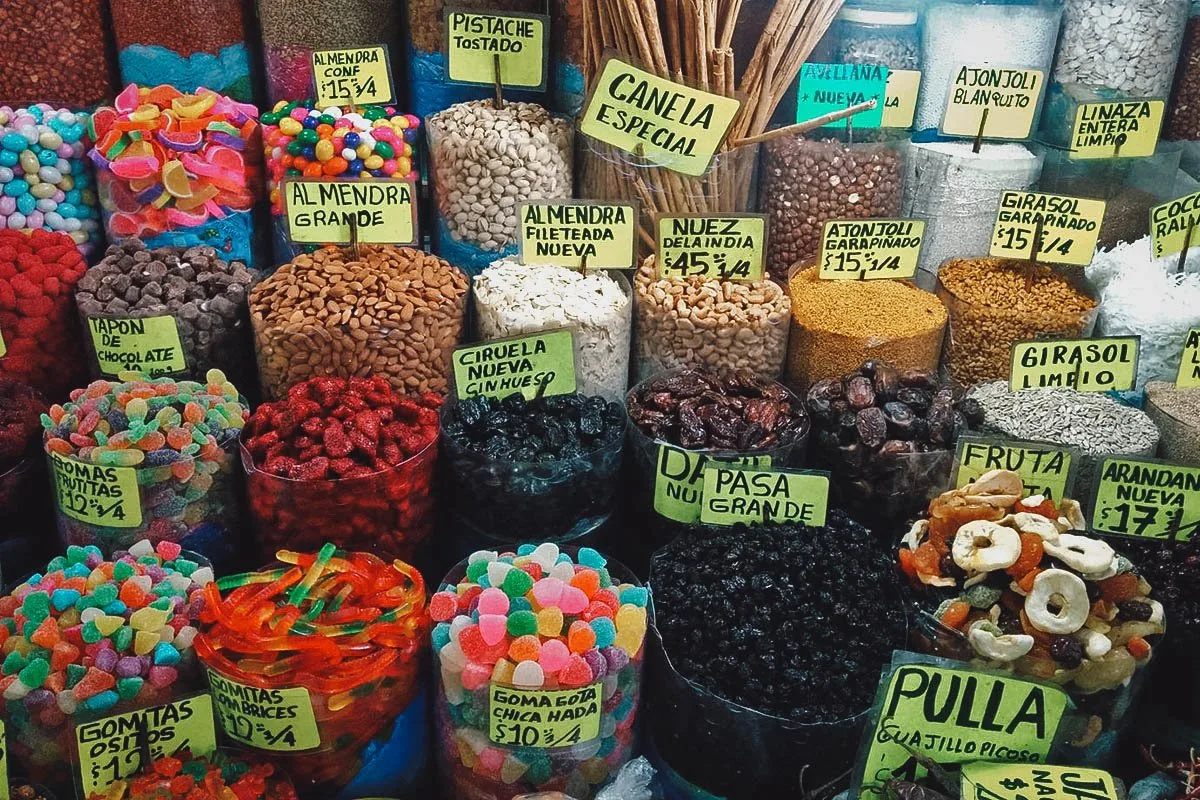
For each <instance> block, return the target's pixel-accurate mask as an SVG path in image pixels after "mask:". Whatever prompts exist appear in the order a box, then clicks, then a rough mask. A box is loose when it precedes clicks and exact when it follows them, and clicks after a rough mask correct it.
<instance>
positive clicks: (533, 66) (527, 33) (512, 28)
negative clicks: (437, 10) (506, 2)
mask: <svg viewBox="0 0 1200 800" xmlns="http://www.w3.org/2000/svg"><path fill="white" fill-rule="evenodd" d="M549 27H550V18H549V17H547V16H544V15H541V14H521V13H515V12H513V13H506V14H499V13H492V12H481V11H469V10H466V9H450V10H447V11H446V74H447V76H449V78H450V80H452V81H454V82H456V83H472V84H486V85H488V86H490V85H492V84H493V83H495V82H496V80H497V79H498V80H499V81H500V83H501V84H503V85H504V86H511V87H513V88H516V89H533V90H540V89H544V88H545V87H546V66H547V62H548V59H547V58H546V55H547V53H548V52H549V48H550V37H549V36H547V35H546V32H547V30H548V29H549ZM497 59H499V67H500V74H499V75H497V74H496V66H497Z"/></svg>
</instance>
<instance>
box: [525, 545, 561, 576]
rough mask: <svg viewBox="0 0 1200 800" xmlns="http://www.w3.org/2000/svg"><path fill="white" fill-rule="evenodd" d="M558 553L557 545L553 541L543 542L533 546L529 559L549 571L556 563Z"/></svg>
mask: <svg viewBox="0 0 1200 800" xmlns="http://www.w3.org/2000/svg"><path fill="white" fill-rule="evenodd" d="M558 554H559V550H558V545H556V544H554V542H543V543H542V544H539V545H538V546H537V547H535V548H533V552H532V553H530V554H529V559H530V560H531V561H533V562H534V563H535V564H537V565H538V566H540V567H541V568H542V569H544V570H547V571H549V570H550V568H551V567H553V566H554V565H555V563H557V561H558Z"/></svg>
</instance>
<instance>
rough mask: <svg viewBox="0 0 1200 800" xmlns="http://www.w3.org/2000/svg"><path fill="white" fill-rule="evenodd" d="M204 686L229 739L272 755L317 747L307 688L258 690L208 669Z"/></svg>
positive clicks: (317, 737)
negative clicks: (215, 705)
mask: <svg viewBox="0 0 1200 800" xmlns="http://www.w3.org/2000/svg"><path fill="white" fill-rule="evenodd" d="M208 685H209V686H210V687H211V688H212V692H213V698H214V699H215V700H216V703H217V719H218V720H219V721H220V723H221V729H222V730H223V731H225V735H226V736H228V737H229V738H230V739H233V740H235V741H238V742H241V743H242V744H245V745H249V746H251V747H255V748H258V749H259V750H271V751H275V752H292V751H296V750H311V749H313V748H314V747H320V745H321V733H320V731H319V730H318V729H317V720H316V717H315V716H314V714H313V707H312V700H311V699H310V698H309V695H308V689H305V688H304V687H302V686H297V687H294V688H291V689H259V688H257V687H254V686H247V685H246V684H244V683H238V682H237V681H232V680H230V679H229V678H225V677H222V676H220V675H218V674H217V673H215V672H213V671H212V670H209V672H208Z"/></svg>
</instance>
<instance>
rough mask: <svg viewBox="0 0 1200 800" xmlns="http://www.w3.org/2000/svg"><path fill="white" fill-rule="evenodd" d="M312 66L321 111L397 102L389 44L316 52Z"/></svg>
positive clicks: (313, 55)
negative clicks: (329, 108)
mask: <svg viewBox="0 0 1200 800" xmlns="http://www.w3.org/2000/svg"><path fill="white" fill-rule="evenodd" d="M312 67H313V80H314V82H315V84H316V87H317V105H318V106H320V107H321V108H325V107H326V106H344V105H348V104H353V105H367V104H369V103H390V102H392V101H393V100H394V99H395V92H394V91H392V65H391V59H390V58H389V57H388V48H387V45H386V44H379V45H373V46H371V47H349V48H346V49H342V50H314V51H313V54H312Z"/></svg>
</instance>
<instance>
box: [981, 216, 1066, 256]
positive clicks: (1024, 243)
mask: <svg viewBox="0 0 1200 800" xmlns="http://www.w3.org/2000/svg"><path fill="white" fill-rule="evenodd" d="M993 241H995V242H997V243H998V244H999V246H1000V247H1003V248H1004V249H1005V250H1017V251H1024V252H1026V253H1028V252H1029V251H1030V248H1032V247H1033V234H1031V233H1030V232H1029V231H1028V230H1026V229H1025V228H1017V227H1009V226H1005V225H1001V226H999V227H997V228H996V236H995V238H994V239H993ZM1074 244H1075V240H1074V239H1070V238H1065V237H1062V236H1046V235H1045V234H1043V235H1042V241H1040V242H1039V243H1038V252H1037V256H1035V257H1041V256H1053V255H1056V254H1057V255H1060V256H1065V255H1069V254H1070V252H1071V248H1072V247H1073V246H1074ZM1051 260H1054V259H1051Z"/></svg>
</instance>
